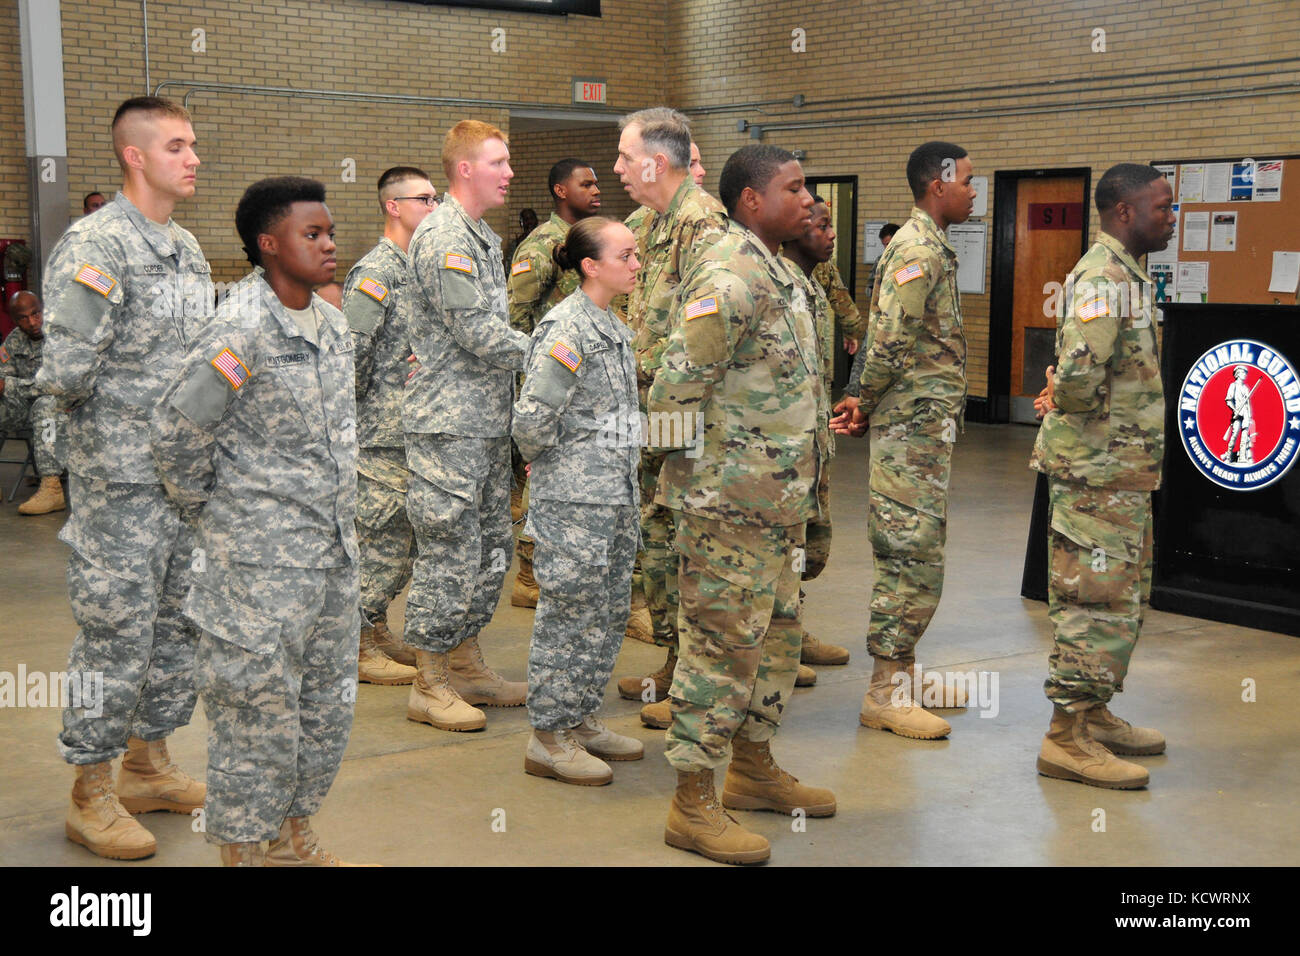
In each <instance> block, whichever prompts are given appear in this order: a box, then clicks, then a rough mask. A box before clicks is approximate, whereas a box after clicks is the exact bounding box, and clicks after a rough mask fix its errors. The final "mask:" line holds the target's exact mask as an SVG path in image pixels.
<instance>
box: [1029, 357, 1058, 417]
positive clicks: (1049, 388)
mask: <svg viewBox="0 0 1300 956" xmlns="http://www.w3.org/2000/svg"><path fill="white" fill-rule="evenodd" d="M1055 398H1056V366H1055V365H1049V366H1047V384H1046V385H1045V386H1043V390H1042V391H1041V392H1039V393H1038V397H1037V398H1035V399H1034V414H1035V415H1036V416H1037V417H1039V418H1042V417H1043V416H1044V415H1046V414H1047V413H1048V412H1050V411H1052V409H1054V408H1056V402H1055Z"/></svg>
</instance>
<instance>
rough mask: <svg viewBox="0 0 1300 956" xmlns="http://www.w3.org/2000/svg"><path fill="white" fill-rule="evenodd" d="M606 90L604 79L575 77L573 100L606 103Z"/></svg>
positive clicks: (576, 101)
mask: <svg viewBox="0 0 1300 956" xmlns="http://www.w3.org/2000/svg"><path fill="white" fill-rule="evenodd" d="M606 92H607V87H606V85H605V81H604V80H593V79H583V78H581V77H575V78H574V80H573V102H575V103H604V102H605V94H606Z"/></svg>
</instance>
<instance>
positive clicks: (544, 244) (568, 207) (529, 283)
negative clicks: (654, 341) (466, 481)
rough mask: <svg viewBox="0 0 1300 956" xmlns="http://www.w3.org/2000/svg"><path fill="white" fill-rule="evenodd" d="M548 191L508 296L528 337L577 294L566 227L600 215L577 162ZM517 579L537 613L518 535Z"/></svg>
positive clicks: (519, 466) (526, 552)
mask: <svg viewBox="0 0 1300 956" xmlns="http://www.w3.org/2000/svg"><path fill="white" fill-rule="evenodd" d="M547 188H548V189H549V190H550V192H551V199H552V200H553V201H554V203H555V210H554V211H553V212H552V213H551V218H550V219H548V220H547V221H546V222H544V223H542V224H541V225H540V226H538V227H537V228H536V229H534V230H533V231H532V232H531V233H529V234H528V236H527V238H525V239H524V241H523V242H521V243H520V244H519V245H518V247H517V248H516V249H515V258H514V262H513V263H511V266H510V278H509V280H508V281H507V284H506V291H507V293H508V296H509V299H510V325H511V326H512V327H513V328H515V329H517V330H519V331H520V332H523V333H524V334H525V335H532V334H533V329H534V327H536V325H537V322H538V321H539V320H540V319H541V317H542V316H543V315H545V314H546V312H547V310H548V309H550V308H551V307H552V306H555V305H558V304H559V303H561V302H563V301H564V300H565V299H566V298H568V297H569V296H570V295H571V294H572V293H573V291H574V290H575V289H577V288H578V282H579V277H578V273H577V272H575V271H574V270H572V269H569V270H562V269H560V267H559V266H557V265H556V264H555V259H554V257H553V255H552V253H554V251H555V248H556V246H558V245H560V244H561V243H562V242H564V237H565V236H566V235H567V234H568V232H569V227H570V226H572V225H573V224H574V223H575V222H577V221H578V220H580V219H585V218H586V217H587V216H594V215H595V214H596V213H597V212H598V211H599V210H600V187H598V186H597V185H596V171H595V170H594V169H593V168H592V167H591V164H590V163H588V162H584V161H583V160H581V159H572V158H570V159H562V160H560V161H559V162H558V163H556V164H555V165H554V166H552V167H551V172H550V175H549V176H548V177H547ZM510 466H511V471H512V473H513V476H514V481H513V483H512V484H511V486H510V517H511V520H512V521H515V522H518V521H519V520H520V519H521V518H522V517H523V516H524V514H525V513H526V512H527V511H528V476H527V475H525V474H524V464H523V459H522V458H520V457H519V455H518V453H517V452H515V451H514V450H513V449H512V450H511V458H510ZM515 551H516V553H517V554H518V555H519V573H518V574H516V575H515V580H514V584H513V585H512V586H511V588H510V603H511V604H513V605H514V606H515V607H537V582H536V581H535V580H534V579H533V542H532V541H531V540H530V539H529V538H528V536H527V535H525V534H521V535H519V537H518V538H516V539H515Z"/></svg>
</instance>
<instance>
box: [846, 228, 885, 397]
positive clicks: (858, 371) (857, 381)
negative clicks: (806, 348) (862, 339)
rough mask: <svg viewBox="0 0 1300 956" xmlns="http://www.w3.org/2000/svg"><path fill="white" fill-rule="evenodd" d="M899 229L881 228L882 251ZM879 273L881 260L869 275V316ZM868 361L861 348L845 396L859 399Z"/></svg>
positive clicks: (875, 264)
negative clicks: (864, 364)
mask: <svg viewBox="0 0 1300 956" xmlns="http://www.w3.org/2000/svg"><path fill="white" fill-rule="evenodd" d="M899 228H900V227H899V226H898V225H896V224H895V223H892V222H887V223H885V224H884V225H883V226H881V227H880V233H879V236H880V247H881V248H882V249H884V248H885V247H886V246H888V245H889V242H890V240H891V239H893V238H894V234H895V233H897V232H898V230H899ZM879 271H880V260H879V259H877V260H876V261H875V262H874V263H872V265H871V272H870V273H869V274H868V275H867V314H868V315H870V314H871V310H872V309H874V308H875V302H876V277H877V273H879ZM866 360H867V350H866V349H863V348H859V349H858V350H857V352H856V354H855V355H854V356H853V368H852V369H850V371H849V380H848V382H846V383H845V385H844V394H845V395H849V396H851V397H853V398H857V397H858V391H859V390H860V389H861V387H862V385H861V382H862V366H863V363H865V362H866ZM836 410H837V411H838V410H839V409H838V407H837V409H836Z"/></svg>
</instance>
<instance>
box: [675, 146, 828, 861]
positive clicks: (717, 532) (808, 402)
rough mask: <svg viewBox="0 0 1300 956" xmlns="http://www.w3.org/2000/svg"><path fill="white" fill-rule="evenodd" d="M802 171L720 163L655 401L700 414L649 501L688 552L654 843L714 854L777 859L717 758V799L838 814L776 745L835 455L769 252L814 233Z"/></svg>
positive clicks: (801, 324)
mask: <svg viewBox="0 0 1300 956" xmlns="http://www.w3.org/2000/svg"><path fill="white" fill-rule="evenodd" d="M803 181H804V177H803V171H802V169H800V167H799V163H798V161H797V160H796V159H795V158H794V156H793V155H792V154H791V153H788V152H786V151H785V150H783V149H778V148H776V147H774V146H746V147H744V148H743V149H740V150H738V151H737V152H736V153H734V154H732V156H731V158H730V159H728V160H727V163H726V166H725V167H724V168H723V170H722V177H721V182H720V192H721V193H722V198H723V201H724V202H725V203H726V208H727V213H728V217H729V218H728V220H727V225H726V233H725V235H724V236H723V237H722V239H721V240H720V241H718V242H717V243H715V244H714V245H713V246H712V247H711V248H710V249H709V250H708V251H707V252H706V253H705V254H704V255H703V256H702V257H701V259H700V260H699V262H698V264H697V265H696V267H695V268H694V269H693V270H691V271H690V272H688V273H687V274H686V276H685V278H684V281H683V282H682V284H681V287H680V288H679V289H678V290H677V291H676V294H675V295H674V297H673V301H672V305H671V307H670V308H671V310H672V314H673V315H674V316H675V317H676V319H675V320H674V321H673V322H672V323H671V332H670V334H669V336H668V340H667V342H666V343H665V346H664V348H663V349H662V352H661V353H660V354H658V355H657V356H656V358H657V359H658V360H659V361H658V362H657V364H656V375H655V379H654V383H653V385H652V386H651V388H650V394H649V408H650V414H651V415H652V416H664V417H672V416H676V417H678V418H679V419H685V418H688V417H689V418H690V419H692V420H695V419H696V417H697V415H698V416H699V417H700V418H701V419H702V421H703V424H704V427H703V433H702V434H701V435H699V436H698V444H697V445H696V446H695V447H694V448H692V449H690V450H689V451H690V456H688V453H687V451H673V452H670V453H669V454H668V455H667V458H666V460H665V462H664V466H663V473H662V475H661V477H660V480H659V488H658V491H657V493H656V495H655V502H656V503H657V504H658V505H660V506H661V507H664V508H668V509H671V511H672V517H673V520H674V523H675V525H676V539H675V540H676V549H677V551H678V554H679V559H680V562H681V563H680V568H679V572H678V581H679V584H680V587H681V618H680V621H681V624H680V626H681V650H680V655H681V656H680V658H679V660H678V662H677V667H676V671H675V674H674V677H673V683H672V688H671V690H670V691H669V693H670V695H671V701H672V725H671V727H670V728H669V730H668V734H667V739H668V746H667V750H666V752H665V756H666V757H667V759H668V762H669V763H670V764H671V765H672V767H673V769H675V770H676V771H677V791H676V793H675V794H674V796H673V803H672V807H671V808H670V810H669V813H668V824H667V827H666V829H665V832H664V839H665V841H666V842H667V843H668V844H669V845H670V846H675V847H679V848H681V849H684V850H691V851H694V852H696V853H700V854H702V855H704V856H707V857H709V858H710V859H713V860H718V861H721V862H724V863H758V862H762V861H763V860H766V859H767V858H768V857H769V855H770V853H771V848H770V846H769V844H768V842H767V840H766V839H764V838H763V837H762V836H759V835H758V834H755V833H751V832H749V831H747V830H745V829H744V828H743V827H741V826H740V825H739V824H737V823H736V822H735V820H734V819H732V818H731V817H730V816H729V815H728V814H727V813H726V812H725V811H723V809H722V807H721V806H719V805H718V799H717V795H716V793H715V790H714V782H713V774H714V771H715V770H716V769H718V768H719V767H721V766H722V765H724V764H725V763H727V759H728V757H730V758H731V763H730V766H729V767H728V770H727V777H726V781H725V784H724V787H723V793H722V806H725V807H729V808H732V809H739V810H772V811H775V812H777V813H782V814H785V815H787V816H788V815H789V814H791V813H794V812H795V811H796V810H802V811H803V812H804V813H806V814H807V815H808V816H830V815H831V814H833V813H835V809H836V804H835V795H834V794H833V793H831V792H830V791H829V790H825V789H821V788H817V787H809V786H806V785H804V784H801V783H799V781H798V780H797V779H796V778H795V777H793V776H791V775H790V774H788V773H786V772H785V771H784V770H782V769H781V768H780V767H779V766H777V764H776V762H775V761H774V760H773V758H772V754H771V751H770V749H769V748H770V741H771V739H772V737H773V736H774V735H775V734H776V732H777V727H778V725H779V723H780V721H781V715H782V712H783V711H784V710H785V708H786V706H787V705H788V704H789V702H790V697H791V695H792V693H793V692H794V682H795V675H796V673H797V670H798V667H799V647H800V635H801V633H802V625H801V623H800V614H799V571H798V567H799V565H800V564H801V562H800V560H799V559H800V557H801V553H802V550H803V547H804V543H805V539H804V528H805V525H806V523H807V522H808V521H809V520H811V519H814V518H816V517H818V514H819V507H818V500H817V487H818V484H819V481H820V476H821V472H822V470H823V469H824V468H825V467H826V461H827V458H828V456H829V447H828V446H829V434H828V432H827V428H826V418H825V416H824V414H823V410H824V408H825V404H826V400H825V398H824V396H823V395H822V390H823V374H824V366H823V362H822V359H821V355H820V352H819V349H818V345H817V331H816V328H815V327H814V324H813V323H814V318H813V315H812V311H811V308H812V300H811V297H812V295H813V292H812V289H811V287H810V285H809V284H808V281H807V280H806V279H805V278H804V277H803V276H802V275H800V274H799V270H798V269H795V268H792V267H791V265H790V263H789V262H788V260H784V259H782V258H781V257H780V256H779V255H778V251H779V249H780V244H781V243H782V242H787V241H790V240H792V239H796V238H798V237H799V236H800V235H802V234H803V232H804V230H805V229H806V228H807V227H808V225H809V219H808V210H809V208H810V207H811V206H812V197H811V196H809V195H808V191H807V190H806V189H804V188H803ZM652 421H653V420H652ZM661 434H662V432H661ZM653 440H654V432H653V424H652V432H651V441H653Z"/></svg>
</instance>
